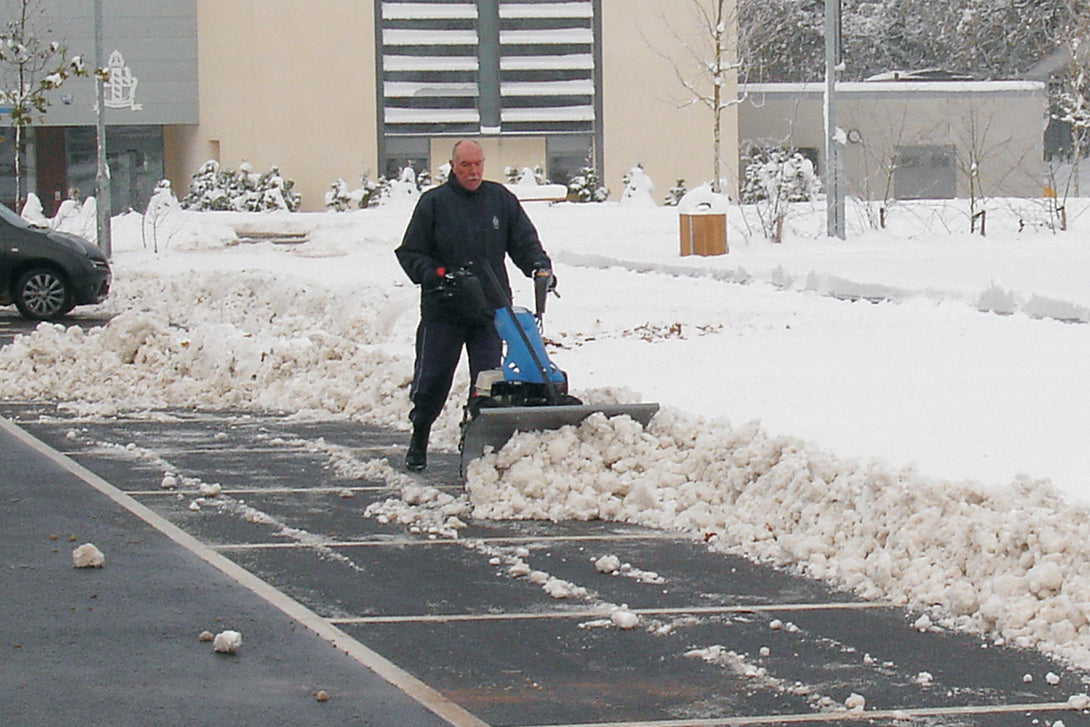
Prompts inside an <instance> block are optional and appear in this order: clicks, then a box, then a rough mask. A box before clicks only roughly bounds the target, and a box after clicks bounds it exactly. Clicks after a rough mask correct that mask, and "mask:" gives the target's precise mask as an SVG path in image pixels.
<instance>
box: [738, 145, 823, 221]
mask: <svg viewBox="0 0 1090 727" xmlns="http://www.w3.org/2000/svg"><path fill="white" fill-rule="evenodd" d="M742 165H743V168H744V169H745V174H744V176H743V179H742V189H741V195H742V203H743V204H751V205H754V207H755V209H756V210H757V213H758V215H759V217H760V219H761V226H762V228H763V229H764V234H765V237H767V238H768V239H769V240H772V241H773V242H780V241H781V240H782V239H783V223H784V220H785V219H786V217H787V210H788V205H789V204H790V203H791V202H808V201H810V200H812V199H813V198H814V197H815V196H816V195H817V194H818V193H819V192H820V191H821V182H820V180H819V179H818V177H817V175H816V174H815V173H814V164H813V162H811V161H810V160H809V159H807V158H806V157H804V156H803V155H802V154H801V153H799V151H798V150H796V149H785V148H782V147H754V148H752V149H751V150H750V151H749V152H748V153H747V154H746V155H745V156H744V157H743V160H742Z"/></svg>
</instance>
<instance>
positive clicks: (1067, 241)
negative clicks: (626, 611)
mask: <svg viewBox="0 0 1090 727" xmlns="http://www.w3.org/2000/svg"><path fill="white" fill-rule="evenodd" d="M1067 206H1068V210H1067V217H1068V225H1069V230H1068V231H1066V232H1060V233H1056V232H1053V231H1052V230H1051V229H1049V226H1048V224H1047V221H1048V214H1047V211H1046V209H1045V207H1044V206H1043V205H1041V204H1037V203H1034V202H1026V201H1010V202H1005V201H1002V200H997V201H992V202H991V203H990V205H989V213H988V215H989V216H988V220H987V225H988V226H987V230H988V235H987V237H981V236H980V235H972V234H969V220H968V214H967V212H966V205H965V204H964V203H958V202H944V203H942V204H924V203H919V204H899V205H897V206H895V207H894V208H892V209H891V210H890V212H889V214H888V216H887V223H888V224H887V227H886V228H885V229H882V230H878V229H873V227H872V226H871V225H870V224H868V222H867V220H868V219H871V218H872V216H873V215H868V214H866V212H867V210H865V209H863V208H861V207H856V206H850V207H849V235H848V240H847V241H846V242H842V241H838V240H831V239H828V238H826V237H825V236H824V234H823V226H824V218H823V210H822V209H820V208H812V207H810V206H801V207H799V208H798V209H795V210H793V212H792V215H791V217H790V218H789V219H788V221H787V226H786V233H785V241H784V243H783V244H781V245H772V244H770V243H768V242H765V241H763V240H761V239H759V235H758V233H757V231H756V227H755V222H754V220H753V219H752V218H749V220H748V221H747V220H746V219H743V217H742V214H741V211H740V210H738V209H737V208H734V209H732V210H731V212H730V216H729V233H728V242H729V245H730V254H728V255H725V256H721V257H715V258H700V257H681V256H679V254H678V250H679V242H678V215H677V211H676V209H673V208H665V207H654V206H644V205H640V204H630V205H620V204H616V203H606V204H593V205H573V204H557V205H548V204H545V203H529V204H528V205H527V208H528V210H529V212H530V215H531V217H532V218H533V219H534V221H535V222H536V223H537V225H538V227H539V230H540V232H541V235H542V239H543V241H544V243H545V246H546V249H547V250H548V251H549V252H550V253H551V255H552V257H553V259H554V263H555V268H556V271H557V274H558V278H559V289H560V293H561V296H562V297H561V298H560V299H555V298H554V299H551V300H550V302H549V311H548V314H547V316H546V336H547V339H548V340H549V342H550V349H551V354H552V357H553V358H554V360H555V361H556V362H557V363H558V364H559V365H560V366H561V367H562V368H564V369H565V370H566V371H567V372H568V374H569V377H570V380H571V382H572V387H573V389H574V390H575V393H577V394H579V395H581V396H583V398H584V399H586V400H588V401H600V400H605V399H611V398H613V399H621V400H642V401H657V402H659V403H660V404H661V405H662V406H663V411H662V412H661V413H660V415H659V416H657V417H656V419H655V420H654V421H653V423H652V426H651V427H650V428H649V430H648V431H646V432H645V431H643V430H641V429H640V428H639V427H638V426H635V425H633V424H632V423H631V422H627V421H625V420H618V421H614V422H606V421H602V420H597V419H596V420H591V421H589V422H587V423H586V424H585V425H584V426H583V427H582V428H581V430H580V431H578V432H575V431H564V432H559V433H549V434H538V435H520V436H519V437H518V438H516V439H515V440H513V441H512V443H511V444H510V445H509V446H508V447H507V448H505V450H504V451H502V452H500V453H496V454H493V455H489V456H488V457H485V458H483V459H481V460H478V461H477V462H476V463H475V464H474V465H473V467H472V468H471V471H470V477H469V480H468V486H467V490H468V493H469V495H470V497H471V500H472V503H471V504H472V507H473V511H474V514H475V516H478V517H516V518H520V517H534V518H538V517H544V518H554V519H564V518H593V517H598V518H613V519H623V520H628V521H632V522H637V523H644V524H647V525H651V526H655V527H662V528H669V529H672V530H678V531H683V532H690V533H693V534H694V535H695V536H698V537H701V538H706V539H708V540H709V542H710V543H711V544H712V547H716V548H723V549H729V550H732V551H736V552H741V553H745V554H748V555H750V556H753V557H757V558H761V559H766V560H769V561H772V562H776V563H780V564H784V565H787V566H791V567H797V568H798V569H800V570H801V571H804V572H806V573H809V574H810V575H813V576H815V577H820V578H826V579H829V580H831V581H833V582H836V583H839V584H842V585H847V586H850V587H852V588H854V589H856V590H857V591H858V592H860V593H861V594H864V595H866V596H868V597H874V598H882V599H889V600H892V601H894V602H897V603H900V604H904V605H907V606H911V607H913V608H916V609H920V610H922V611H925V612H927V614H928V616H927V618H926V619H925V620H923V621H921V626H922V627H926V626H927V624H928V622H931V623H935V624H942V625H945V626H957V627H959V628H966V629H971V630H978V631H984V632H987V633H989V634H991V635H992V636H993V637H994V638H995V639H997V640H1000V641H1002V640H1006V641H1015V642H1018V643H1020V644H1024V645H1027V646H1033V647H1036V648H1040V649H1042V650H1044V651H1047V652H1049V653H1053V654H1055V655H1058V656H1061V657H1064V658H1066V659H1068V660H1070V661H1071V662H1073V663H1075V664H1077V665H1080V666H1086V667H1090V518H1088V517H1087V515H1088V510H1087V504H1088V501H1090V476H1088V475H1090V464H1087V454H1086V453H1087V451H1090V446H1088V445H1090V406H1088V403H1090V387H1088V386H1087V384H1086V380H1085V378H1086V371H1087V363H1086V362H1087V361H1090V326H1087V325H1086V324H1087V323H1088V322H1090V288H1088V286H1087V281H1090V211H1088V209H1087V207H1088V203H1087V202H1086V201H1085V200H1078V201H1077V202H1070V203H1069V204H1068V205H1067ZM410 209H411V208H409V207H407V206H405V205H391V206H387V207H383V208H379V209H373V210H366V211H358V212H350V213H338V214H334V213H323V214H295V215H278V214H257V215H241V214H233V213H200V214H196V213H181V212H175V213H172V214H170V215H164V216H163V217H162V219H160V220H159V224H158V225H157V227H156V228H155V229H154V230H153V229H152V226H151V225H150V223H149V224H147V225H145V224H144V221H143V220H142V219H141V217H140V216H139V215H136V214H129V215H125V216H122V217H119V218H117V219H115V221H114V236H113V249H114V267H115V284H114V293H113V294H112V296H111V298H110V299H109V300H108V301H107V302H106V303H105V304H103V306H101V309H102V310H101V312H103V313H109V314H113V315H114V318H113V319H112V321H111V322H110V323H109V325H107V326H105V327H103V328H102V329H97V330H91V331H83V330H82V329H80V328H78V327H70V328H66V327H65V326H63V325H53V324H42V325H40V326H39V327H38V328H37V329H36V330H35V331H34V332H33V334H31V335H27V336H23V337H20V338H19V339H17V340H16V341H15V343H13V344H12V345H9V346H7V347H5V348H4V349H2V350H0V397H4V398H6V399H16V400H21V399H28V398H36V399H46V400H51V401H59V402H62V403H63V405H64V406H65V407H66V408H70V409H72V410H74V411H77V412H79V413H81V414H83V415H85V416H89V417H109V416H111V415H113V414H116V413H118V412H122V411H124V412H139V411H143V410H148V409H152V408H157V407H178V406H202V407H240V406H253V407H262V408H269V409H277V410H284V411H288V412H295V413H298V415H299V416H348V417H353V418H357V419H360V420H364V421H367V422H371V423H375V424H382V425H388V426H395V427H400V428H406V427H407V420H406V414H407V411H408V401H407V387H408V382H409V376H410V373H411V366H412V359H411V355H412V351H411V342H412V336H413V332H414V328H415V324H416V319H417V313H416V310H417V292H416V290H415V288H414V287H413V286H412V285H411V284H409V283H408V281H407V280H406V278H405V276H404V274H403V273H402V272H401V270H400V269H399V268H398V266H397V264H396V261H395V259H394V256H393V253H392V251H393V248H394V247H395V246H396V245H397V243H398V242H399V240H400V236H401V233H402V231H403V229H404V226H405V223H406V222H407V219H408V215H409V212H410ZM247 231H251V232H252V231H276V232H285V231H290V232H305V233H307V240H308V241H307V242H306V243H303V244H297V245H277V244H273V243H246V244H234V243H235V240H236V234H238V233H239V232H247ZM153 233H154V234H153ZM516 296H517V298H518V301H517V302H518V303H521V304H524V305H529V304H530V303H531V292H530V288H529V286H528V283H527V282H525V281H521V280H520V281H518V282H517V283H516ZM87 310H88V312H94V311H91V310H89V309H87ZM466 386H467V382H466V379H465V374H464V370H463V372H462V373H461V374H460V376H459V379H458V381H457V382H456V387H455V394H454V395H452V399H451V402H450V403H449V405H448V407H447V411H446V413H445V414H444V417H443V418H442V419H441V420H440V422H439V424H438V432H437V435H436V438H435V440H436V441H435V445H436V446H440V447H448V448H453V447H454V446H455V441H456V438H457V422H458V419H459V417H460V410H459V405H458V400H460V399H461V398H462V397H463V396H464V392H465V388H466ZM375 471H376V472H379V473H382V475H383V476H385V477H387V479H388V480H389V481H390V482H391V484H394V485H399V486H404V487H413V486H414V485H413V483H414V482H415V483H417V484H418V483H419V480H415V479H413V478H410V477H408V476H407V475H404V474H403V473H400V472H396V471H394V470H390V469H389V468H385V469H383V468H381V467H376V468H375ZM406 499H412V500H413V502H414V503H416V504H414V505H413V507H417V508H421V507H427V503H426V500H427V498H421V497H419V492H418V487H417V490H416V491H414V496H413V497H412V498H406ZM419 503H423V504H419ZM406 507H408V505H406Z"/></svg>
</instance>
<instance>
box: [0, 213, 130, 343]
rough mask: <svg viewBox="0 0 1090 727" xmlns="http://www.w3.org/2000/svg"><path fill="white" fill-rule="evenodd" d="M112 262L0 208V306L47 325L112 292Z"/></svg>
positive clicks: (89, 246) (79, 241)
mask: <svg viewBox="0 0 1090 727" xmlns="http://www.w3.org/2000/svg"><path fill="white" fill-rule="evenodd" d="M110 280H111V272H110V262H109V260H108V259H107V258H106V255H105V253H103V252H102V250H100V249H99V248H98V246H97V245H95V244H94V243H92V242H89V241H87V240H85V239H84V238H82V237H80V236H78V235H72V234H69V233H67V232H58V231H56V230H48V229H42V228H39V227H34V226H33V225H31V224H30V223H29V222H27V221H26V220H24V219H23V218H22V217H20V216H19V215H17V214H15V212H13V211H12V210H11V209H9V208H8V207H5V206H4V205H3V204H0V305H11V304H12V303H14V304H15V307H16V308H18V309H19V312H20V313H21V314H23V315H24V316H25V317H27V318H31V319H33V320H38V321H47V320H53V319H56V318H60V317H61V316H64V315H65V314H67V313H68V312H69V311H71V310H72V309H73V308H75V307H76V306H77V305H89V304H91V303H99V302H101V301H102V300H104V299H105V298H106V296H107V295H108V294H109V292H110Z"/></svg>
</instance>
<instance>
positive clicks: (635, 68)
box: [602, 0, 738, 201]
mask: <svg viewBox="0 0 1090 727" xmlns="http://www.w3.org/2000/svg"><path fill="white" fill-rule="evenodd" d="M698 5H700V6H702V7H703V8H704V9H705V10H706V11H707V12H710V11H711V7H712V6H713V5H714V2H713V1H712V0H602V35H603V38H602V76H603V83H602V85H603V91H602V94H603V107H604V110H603V117H604V118H603V119H602V122H603V129H604V134H605V149H604V152H605V153H604V156H605V165H604V167H605V168H604V176H603V179H604V181H605V183H606V185H607V186H608V187H609V188H610V190H611V192H612V199H618V198H619V197H620V193H621V190H622V185H621V179H622V177H623V176H624V174H625V173H626V172H627V171H628V170H629V169H630V168H632V167H633V166H635V165H636V164H638V163H642V164H643V167H644V171H646V172H647V174H648V175H649V176H650V177H651V179H652V180H653V181H654V182H655V195H656V197H657V199H658V201H661V199H662V198H663V197H664V196H665V194H666V192H667V190H669V188H670V187H672V186H673V184H674V183H675V182H676V181H677V180H678V179H684V180H685V183H686V186H687V187H688V188H689V189H692V188H693V187H696V186H698V185H700V184H702V183H704V182H707V181H711V179H712V168H713V158H714V153H713V148H714V146H713V137H714V132H713V130H714V123H713V116H712V112H711V109H710V108H708V107H707V106H705V105H703V104H701V103H699V102H696V103H694V101H695V100H696V95H694V94H692V93H690V92H689V91H687V90H686V89H685V87H684V85H683V82H682V77H683V78H685V79H686V80H689V81H692V82H694V83H696V84H697V87H698V89H699V95H703V96H710V94H711V91H712V85H711V79H710V77H708V76H707V74H701V73H700V72H699V71H697V70H696V69H695V68H694V66H695V63H694V56H693V54H692V51H690V50H688V49H687V48H686V47H685V46H686V45H688V46H689V47H696V48H701V49H703V52H702V53H701V56H702V57H703V58H705V59H709V58H710V52H711V51H710V49H711V47H712V46H713V44H712V43H711V39H710V37H709V35H710V34H709V33H707V32H702V23H701V20H700V19H699V18H698V14H697V9H698V8H697V6H698ZM726 17H728V18H732V17H733V13H732V12H728V13H727V15H726ZM732 45H733V44H732ZM679 74H680V76H679ZM735 88H736V86H735V84H734V82H733V80H732V81H731V82H730V83H729V84H728V85H727V86H726V87H724V88H723V97H724V98H734V97H735V95H736V91H735ZM721 133H722V142H721V155H722V159H721V164H722V169H721V174H722V175H723V177H724V178H725V179H726V180H727V182H728V184H729V185H730V188H728V189H726V190H724V191H727V192H729V193H731V194H734V193H735V189H734V187H735V186H736V182H737V178H738V127H737V115H736V107H734V106H730V107H728V108H727V110H726V112H725V113H724V114H723V120H722V124H721Z"/></svg>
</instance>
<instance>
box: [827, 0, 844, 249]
mask: <svg viewBox="0 0 1090 727" xmlns="http://www.w3.org/2000/svg"><path fill="white" fill-rule="evenodd" d="M839 72H840V0H825V204H826V213H825V214H826V234H828V235H829V237H839V238H840V239H841V240H843V239H844V237H845V232H844V132H842V131H840V129H838V128H837V125H836V75H837V73H839Z"/></svg>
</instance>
